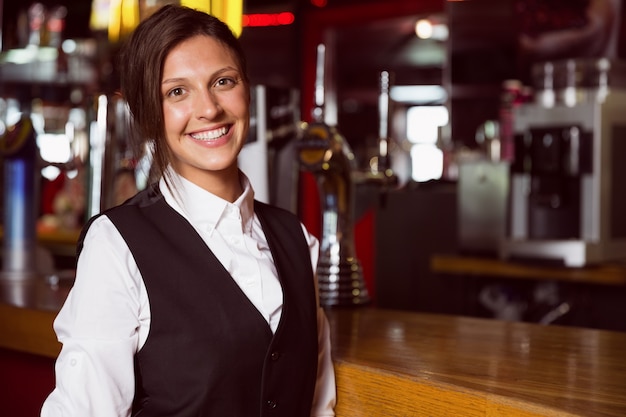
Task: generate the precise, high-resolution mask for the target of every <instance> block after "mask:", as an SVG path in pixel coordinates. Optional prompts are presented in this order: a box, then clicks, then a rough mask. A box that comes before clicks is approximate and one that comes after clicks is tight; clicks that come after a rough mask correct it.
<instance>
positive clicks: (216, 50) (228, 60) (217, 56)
mask: <svg viewBox="0 0 626 417" xmlns="http://www.w3.org/2000/svg"><path fill="white" fill-rule="evenodd" d="M193 65H203V66H207V65H229V66H234V67H236V68H238V69H240V68H239V61H238V60H237V57H236V54H235V52H234V51H232V50H231V49H230V48H229V47H228V46H227V45H226V44H225V43H223V42H220V41H219V40H217V39H216V38H213V37H211V36H207V35H196V36H193V37H191V38H188V39H186V40H184V41H182V42H180V43H178V44H177V45H176V46H174V47H173V48H172V49H171V50H170V51H169V53H168V54H167V56H166V57H165V62H164V71H165V70H167V69H168V68H169V69H172V68H178V69H180V67H191V66H193Z"/></svg>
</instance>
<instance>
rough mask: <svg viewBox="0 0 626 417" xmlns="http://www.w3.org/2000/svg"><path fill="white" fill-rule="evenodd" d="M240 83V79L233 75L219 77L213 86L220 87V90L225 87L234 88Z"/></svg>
mask: <svg viewBox="0 0 626 417" xmlns="http://www.w3.org/2000/svg"><path fill="white" fill-rule="evenodd" d="M238 83H239V80H237V79H235V78H233V77H222V78H218V79H217V81H216V82H215V84H213V87H214V88H217V89H220V90H224V89H229V88H232V87H234V86H236V85H237V84H238Z"/></svg>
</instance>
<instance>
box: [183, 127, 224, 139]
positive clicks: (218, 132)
mask: <svg viewBox="0 0 626 417" xmlns="http://www.w3.org/2000/svg"><path fill="white" fill-rule="evenodd" d="M226 133H228V128H227V127H222V128H219V129H215V130H211V131H208V132H202V133H195V134H193V135H191V137H192V138H194V139H196V140H215V139H217V138H219V137H221V136H224V135H225V134H226Z"/></svg>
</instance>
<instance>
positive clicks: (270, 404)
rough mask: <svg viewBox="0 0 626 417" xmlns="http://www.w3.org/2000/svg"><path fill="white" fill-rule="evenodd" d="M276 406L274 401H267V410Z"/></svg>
mask: <svg viewBox="0 0 626 417" xmlns="http://www.w3.org/2000/svg"><path fill="white" fill-rule="evenodd" d="M277 405H278V404H277V403H276V401H274V400H267V408H271V409H274V408H276V406H277Z"/></svg>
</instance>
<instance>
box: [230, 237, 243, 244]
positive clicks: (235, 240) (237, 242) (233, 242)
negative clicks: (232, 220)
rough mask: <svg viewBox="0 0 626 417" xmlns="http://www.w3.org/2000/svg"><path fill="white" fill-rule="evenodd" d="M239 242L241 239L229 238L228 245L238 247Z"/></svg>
mask: <svg viewBox="0 0 626 417" xmlns="http://www.w3.org/2000/svg"><path fill="white" fill-rule="evenodd" d="M240 242H241V238H239V236H231V238H230V243H232V244H233V245H238V244H239V243H240Z"/></svg>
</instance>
